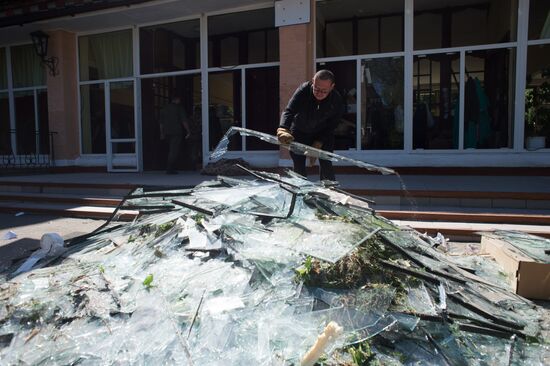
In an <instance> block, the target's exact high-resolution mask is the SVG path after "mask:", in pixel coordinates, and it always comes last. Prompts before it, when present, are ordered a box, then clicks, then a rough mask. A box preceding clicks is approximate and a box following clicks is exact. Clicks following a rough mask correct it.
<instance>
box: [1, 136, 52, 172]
mask: <svg viewBox="0 0 550 366" xmlns="http://www.w3.org/2000/svg"><path fill="white" fill-rule="evenodd" d="M56 134H57V132H39V131H29V132H26V131H23V132H21V131H20V132H17V131H16V130H9V131H7V132H3V133H0V169H1V170H9V169H29V168H30V169H34V168H37V169H38V168H50V167H53V166H55V153H54V144H53V141H54V140H53V139H54V135H56Z"/></svg>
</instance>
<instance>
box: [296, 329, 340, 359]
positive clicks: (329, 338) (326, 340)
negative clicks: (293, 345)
mask: <svg viewBox="0 0 550 366" xmlns="http://www.w3.org/2000/svg"><path fill="white" fill-rule="evenodd" d="M343 330H344V329H343V328H342V327H341V326H339V325H338V323H336V322H334V321H332V322H330V323H328V324H327V326H326V327H325V330H324V331H323V333H321V335H320V336H319V337H317V342H315V344H314V345H313V346H312V347H311V348H310V349H309V351H308V352H307V353H306V355H305V356H304V358H302V362H301V363H300V365H301V366H313V365H314V364H315V362H317V360H318V359H319V357H321V355H322V354H323V352H324V351H325V348H327V346H328V345H329V344H330V343H331V342H334V340H335V339H336V337H338V336H339V335H340V334H342V331H343Z"/></svg>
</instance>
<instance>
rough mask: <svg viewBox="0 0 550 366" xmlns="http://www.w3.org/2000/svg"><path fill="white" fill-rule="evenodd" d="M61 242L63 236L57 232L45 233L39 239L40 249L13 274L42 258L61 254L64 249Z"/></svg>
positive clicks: (24, 270)
mask: <svg viewBox="0 0 550 366" xmlns="http://www.w3.org/2000/svg"><path fill="white" fill-rule="evenodd" d="M63 243H64V240H63V238H62V237H61V235H59V234H57V233H46V234H44V235H42V238H41V239H40V249H38V250H36V251H35V252H34V253H32V254H31V256H30V257H29V259H27V260H26V261H25V263H23V264H22V265H21V266H20V267H19V268H18V269H17V270H16V271H15V272H14V275H17V274H19V273H23V272H27V271H29V270H31V269H32V267H34V265H35V264H36V263H37V262H38V261H39V260H41V259H43V258H46V257H56V256H59V255H61V253H63V252H64V251H65V247H64V246H63Z"/></svg>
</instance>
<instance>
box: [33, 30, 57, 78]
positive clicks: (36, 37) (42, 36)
mask: <svg viewBox="0 0 550 366" xmlns="http://www.w3.org/2000/svg"><path fill="white" fill-rule="evenodd" d="M31 38H32V44H33V45H34V50H35V51H36V54H37V55H38V57H40V60H41V61H42V63H43V64H45V65H46V66H48V69H49V70H50V75H51V76H55V75H57V74H59V72H58V71H57V57H53V56H52V57H46V55H47V54H48V38H50V36H49V35H48V34H47V33H45V32H42V31H40V30H38V31H35V32H32V33H31Z"/></svg>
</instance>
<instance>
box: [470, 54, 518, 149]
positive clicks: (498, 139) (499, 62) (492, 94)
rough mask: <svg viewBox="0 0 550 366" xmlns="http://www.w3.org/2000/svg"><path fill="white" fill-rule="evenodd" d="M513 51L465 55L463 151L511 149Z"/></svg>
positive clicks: (513, 87) (513, 78) (513, 76)
mask: <svg viewBox="0 0 550 366" xmlns="http://www.w3.org/2000/svg"><path fill="white" fill-rule="evenodd" d="M515 57H516V56H515V48H513V49H507V48H501V49H492V50H480V51H468V52H467V53H466V65H465V73H466V78H467V79H466V82H465V87H464V94H465V98H464V148H466V149H467V148H477V149H496V148H501V147H512V137H513V135H512V125H513V123H512V121H513V116H514V113H513V112H514V108H513V103H511V101H513V100H514V97H513V95H514V91H515V68H516V66H515Z"/></svg>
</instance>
